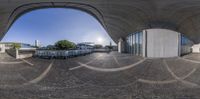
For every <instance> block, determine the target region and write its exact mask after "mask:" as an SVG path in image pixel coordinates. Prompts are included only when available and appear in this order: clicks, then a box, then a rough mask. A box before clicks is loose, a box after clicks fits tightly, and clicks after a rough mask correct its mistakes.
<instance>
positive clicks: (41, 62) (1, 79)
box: [0, 52, 200, 99]
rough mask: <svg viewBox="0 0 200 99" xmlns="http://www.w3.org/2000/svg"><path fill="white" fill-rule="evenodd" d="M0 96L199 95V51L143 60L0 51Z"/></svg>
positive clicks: (196, 98)
mask: <svg viewBox="0 0 200 99" xmlns="http://www.w3.org/2000/svg"><path fill="white" fill-rule="evenodd" d="M0 98H2V99H5V98H7V99H28V98H29V99H38V98H42V99H43V98H44V99H200V54H190V55H187V56H184V57H182V58H180V57H176V58H165V59H146V58H142V57H137V56H131V55H129V54H118V53H116V52H112V53H109V54H107V53H93V54H90V55H87V56H81V57H75V58H70V59H67V60H64V59H63V60H62V59H61V60H56V59H54V60H48V59H39V58H28V59H25V60H16V59H14V58H12V57H10V56H9V55H7V54H0Z"/></svg>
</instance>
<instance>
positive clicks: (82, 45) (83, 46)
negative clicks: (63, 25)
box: [76, 42, 94, 49]
mask: <svg viewBox="0 0 200 99" xmlns="http://www.w3.org/2000/svg"><path fill="white" fill-rule="evenodd" d="M93 44H94V43H91V42H83V43H79V44H77V45H76V47H77V49H94V46H93Z"/></svg>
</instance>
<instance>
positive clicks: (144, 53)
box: [142, 30, 147, 57]
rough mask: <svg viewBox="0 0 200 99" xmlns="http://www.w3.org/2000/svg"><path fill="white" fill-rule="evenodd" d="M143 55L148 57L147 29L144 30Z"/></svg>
mask: <svg viewBox="0 0 200 99" xmlns="http://www.w3.org/2000/svg"><path fill="white" fill-rule="evenodd" d="M142 34H143V36H142V56H143V57H147V31H146V30H143V31H142Z"/></svg>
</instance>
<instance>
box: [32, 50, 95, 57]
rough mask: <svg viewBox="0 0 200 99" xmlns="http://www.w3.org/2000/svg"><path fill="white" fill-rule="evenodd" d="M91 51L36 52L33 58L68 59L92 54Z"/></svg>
mask: <svg viewBox="0 0 200 99" xmlns="http://www.w3.org/2000/svg"><path fill="white" fill-rule="evenodd" d="M92 52H93V50H91V49H85V50H67V51H66V50H65V51H63V50H37V51H36V52H35V55H34V56H35V57H41V58H70V57H76V56H81V55H86V54H90V53H92Z"/></svg>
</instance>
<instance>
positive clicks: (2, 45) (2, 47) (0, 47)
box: [0, 42, 35, 53]
mask: <svg viewBox="0 0 200 99" xmlns="http://www.w3.org/2000/svg"><path fill="white" fill-rule="evenodd" d="M14 43H17V42H0V53H5V51H6V50H8V49H12V48H13V44H14ZM17 44H20V46H21V48H20V49H35V48H34V47H32V46H31V45H30V44H25V43H17Z"/></svg>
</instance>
